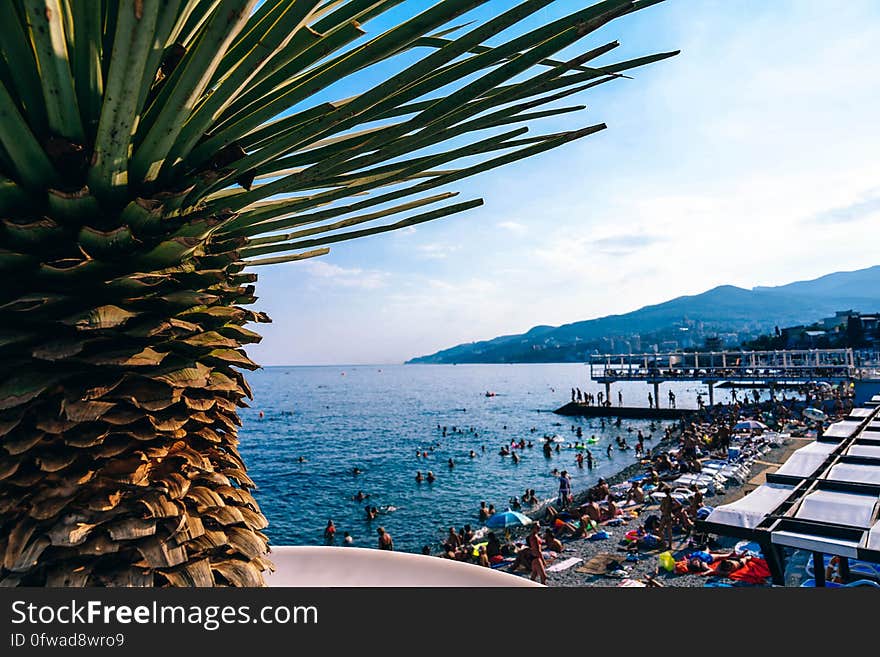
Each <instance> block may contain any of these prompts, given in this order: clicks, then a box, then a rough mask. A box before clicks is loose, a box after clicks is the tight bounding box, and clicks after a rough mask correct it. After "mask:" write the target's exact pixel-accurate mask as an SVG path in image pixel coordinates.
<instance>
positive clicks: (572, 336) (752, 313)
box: [407, 265, 880, 363]
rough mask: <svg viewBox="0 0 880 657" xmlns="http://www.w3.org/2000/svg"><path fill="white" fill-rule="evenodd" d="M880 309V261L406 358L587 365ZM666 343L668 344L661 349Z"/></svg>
mask: <svg viewBox="0 0 880 657" xmlns="http://www.w3.org/2000/svg"><path fill="white" fill-rule="evenodd" d="M849 309H852V310H857V311H862V312H873V311H877V310H880V265H878V266H874V267H869V268H867V269H860V270H857V271H848V272H835V273H833V274H828V275H826V276H822V277H820V278H816V279H813V280H809V281H797V282H794V283H789V284H787V285H780V286H777V287H755V288H752V289H750V290H749V289H745V288H740V287H735V286H732V285H722V286H719V287H715V288H712V289H711V290H707V291H706V292H703V293H701V294H696V295H693V296H682V297H677V298H675V299H671V300H669V301H665V302H663V303H659V304H656V305H651V306H645V307H643V308H639V309H638V310H635V311H633V312H629V313H625V314H622V315H608V316H606V317H599V318H596V319H589V320H586V321H580V322H574V323H572V324H564V325H562V326H535V327H534V328H532V329H530V330H529V331H527V332H526V333H521V334H517V335H504V336H500V337H497V338H493V339H491V340H484V341H481V342H472V343H467V344H460V345H457V346H455V347H451V348H449V349H444V350H442V351H438V352H436V353H434V354H431V355H428V356H420V357H418V358H413V359H411V360H409V361H407V362H408V363H535V362H582V361H584V360H586V357H587V354H589V353H594V352H596V351H599V352H602V353H604V352H629V351H632V352H639V351H649V350H651V348H652V347H653V345H654V344H657V345H658V346H659V348H660V349H666V348H669V349H672V348H674V346H673V345H675V346H680V347H689V346H702V343H703V341H704V340H705V338H706V337H718V336H721V337H723V338H724V342H725V343H727V344H732V343H736V344H738V343H739V342H738V341H741V340H746V339H750V338H753V337H755V336H757V335H759V334H762V333H767V332H769V331H772V330H773V329H774V327H777V326H778V327H785V326H791V325H798V324H809V323H812V322H815V321H817V320H820V319H821V318H823V317H826V316H829V315H833V314H834V313H835V311H838V310H849ZM663 345H665V347H664V346H663Z"/></svg>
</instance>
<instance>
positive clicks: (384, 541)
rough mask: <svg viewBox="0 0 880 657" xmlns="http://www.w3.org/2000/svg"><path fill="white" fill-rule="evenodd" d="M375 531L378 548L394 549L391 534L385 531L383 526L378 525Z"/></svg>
mask: <svg viewBox="0 0 880 657" xmlns="http://www.w3.org/2000/svg"><path fill="white" fill-rule="evenodd" d="M376 532H377V533H378V534H379V549H380V550H394V541H393V540H392V539H391V534H389V533H388V532H386V531H385V528H384V527H379V529H377V530H376Z"/></svg>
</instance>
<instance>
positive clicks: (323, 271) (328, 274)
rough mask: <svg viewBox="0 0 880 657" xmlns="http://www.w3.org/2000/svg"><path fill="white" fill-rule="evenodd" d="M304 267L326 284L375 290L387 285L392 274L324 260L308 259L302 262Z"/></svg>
mask: <svg viewBox="0 0 880 657" xmlns="http://www.w3.org/2000/svg"><path fill="white" fill-rule="evenodd" d="M302 265H303V269H305V270H306V272H307V273H308V274H309V276H311V277H312V279H314V280H317V281H319V282H321V283H324V284H329V285H338V286H340V287H354V288H362V289H365V290H374V289H377V288H381V287H385V285H387V282H388V278H389V277H390V274H389V273H388V272H383V271H376V270H369V271H368V270H364V269H359V268H357V267H353V268H350V269H347V268H345V267H340V266H338V265H334V264H331V263H329V262H325V261H323V260H308V261H306V262H304V263H302Z"/></svg>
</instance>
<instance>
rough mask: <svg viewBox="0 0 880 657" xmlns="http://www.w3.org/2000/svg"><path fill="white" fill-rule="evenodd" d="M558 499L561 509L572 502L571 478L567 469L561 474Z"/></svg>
mask: <svg viewBox="0 0 880 657" xmlns="http://www.w3.org/2000/svg"><path fill="white" fill-rule="evenodd" d="M556 501H557V503H558V504H559V508H560V509H564V508H565V507H567V506H568V505H569V504H570V503H571V480H570V479H569V478H568V471H567V470H563V471H562V472H561V473H560V475H559V497H558V498H557V500H556Z"/></svg>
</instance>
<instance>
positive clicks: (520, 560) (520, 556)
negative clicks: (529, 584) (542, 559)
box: [510, 547, 534, 573]
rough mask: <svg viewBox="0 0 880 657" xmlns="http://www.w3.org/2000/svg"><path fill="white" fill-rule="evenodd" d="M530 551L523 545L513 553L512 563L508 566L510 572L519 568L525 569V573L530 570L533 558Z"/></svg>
mask: <svg viewBox="0 0 880 657" xmlns="http://www.w3.org/2000/svg"><path fill="white" fill-rule="evenodd" d="M533 558H534V557H533V555H532V551H531V549H530V548H528V547H523V548H520V549H519V550H517V552H516V554H515V555H514V559H513V563H512V564H511V566H510V572H512V573H515V572H517V571H518V570H519V569H520V568H522V569H523V570H525V571H526V572H527V573H528V572H531V570H532V559H533Z"/></svg>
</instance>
